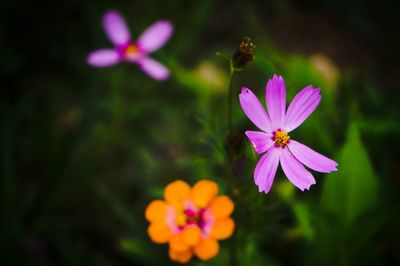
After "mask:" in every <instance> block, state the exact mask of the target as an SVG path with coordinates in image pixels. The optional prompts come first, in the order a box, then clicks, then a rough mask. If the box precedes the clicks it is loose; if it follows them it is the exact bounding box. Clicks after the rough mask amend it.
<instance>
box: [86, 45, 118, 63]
mask: <svg viewBox="0 0 400 266" xmlns="http://www.w3.org/2000/svg"><path fill="white" fill-rule="evenodd" d="M87 62H88V64H90V65H92V66H95V67H108V66H112V65H114V64H116V63H118V62H119V55H118V53H117V51H115V50H113V49H101V50H97V51H94V52H91V53H90V54H89V55H88V57H87Z"/></svg>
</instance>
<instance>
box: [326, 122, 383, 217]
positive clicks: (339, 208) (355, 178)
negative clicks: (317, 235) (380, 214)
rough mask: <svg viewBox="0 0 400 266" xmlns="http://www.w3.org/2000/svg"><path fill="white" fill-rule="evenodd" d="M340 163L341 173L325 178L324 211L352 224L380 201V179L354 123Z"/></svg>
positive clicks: (340, 157) (350, 128) (340, 156)
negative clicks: (378, 191) (378, 183)
mask: <svg viewBox="0 0 400 266" xmlns="http://www.w3.org/2000/svg"><path fill="white" fill-rule="evenodd" d="M338 163H339V167H338V168H339V171H338V172H335V173H332V174H330V175H328V176H326V177H325V178H326V180H325V184H324V190H323V194H322V199H321V207H322V208H323V209H326V210H328V211H331V212H332V213H333V214H334V215H335V216H337V217H338V218H339V219H340V220H342V221H344V222H346V223H352V222H353V221H354V220H355V219H356V218H358V217H359V216H360V215H362V214H363V213H365V212H367V211H369V210H371V209H373V207H374V206H375V204H376V200H377V179H376V177H375V174H374V171H373V168H372V165H371V162H370V160H369V158H368V154H367V151H366V149H365V147H364V145H363V143H362V141H361V138H360V133H359V129H358V126H357V124H356V123H354V122H353V123H352V124H350V126H349V129H348V133H347V140H346V143H345V145H344V146H343V148H342V150H341V151H340V153H339V160H338Z"/></svg>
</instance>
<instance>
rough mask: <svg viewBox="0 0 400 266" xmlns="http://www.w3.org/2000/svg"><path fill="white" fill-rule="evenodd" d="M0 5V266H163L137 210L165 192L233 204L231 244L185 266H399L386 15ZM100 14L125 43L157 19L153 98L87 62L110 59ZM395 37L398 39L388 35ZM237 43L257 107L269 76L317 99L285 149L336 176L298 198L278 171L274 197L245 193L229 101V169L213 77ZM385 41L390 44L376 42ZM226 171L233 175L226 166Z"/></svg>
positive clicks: (251, 160)
mask: <svg viewBox="0 0 400 266" xmlns="http://www.w3.org/2000/svg"><path fill="white" fill-rule="evenodd" d="M367 2H368V3H366V4H365V3H362V2H360V1H356V0H351V1H330V0H325V1H307V2H303V1H302V2H300V1H299V2H296V1H286V0H285V1H266V2H264V1H259V2H258V3H251V4H250V3H248V2H242V1H231V2H230V3H229V4H227V3H226V1H200V2H196V3H195V4H193V3H190V2H184V1H177V0H176V1H168V2H165V1H140V2H139V1H115V2H112V3H110V2H109V1H85V2H81V1H77V0H72V1H61V2H53V3H49V4H47V5H40V4H38V3H36V2H28V1H26V2H24V1H9V0H7V1H3V2H2V4H1V6H2V9H1V10H2V13H3V14H2V16H1V19H0V26H1V38H0V40H1V41H0V48H1V50H2V51H3V58H2V60H1V62H0V70H1V77H2V80H3V82H2V90H1V92H0V93H1V97H0V115H1V129H0V165H1V169H0V177H1V186H0V189H1V192H0V197H1V220H0V221H1V224H0V225H1V227H0V228H1V241H0V244H1V246H0V250H1V254H2V256H1V258H0V264H1V265H96V266H101V265H135V264H136V265H173V263H172V262H171V261H170V260H169V259H168V251H167V246H166V245H155V244H153V243H151V241H150V240H149V238H148V236H147V233H146V230H147V225H148V224H147V222H146V221H145V219H144V209H145V207H146V205H147V204H148V203H149V202H150V201H151V200H153V199H155V198H161V197H162V194H163V188H164V187H165V185H166V184H168V183H169V182H171V181H173V180H176V179H184V180H186V181H188V182H189V183H191V184H193V183H194V182H195V181H197V180H199V179H202V178H210V179H213V180H215V181H216V182H218V184H219V185H220V191H221V193H227V194H229V195H231V196H232V197H233V198H234V199H235V203H236V205H235V212H234V214H233V218H234V219H235V222H236V230H235V234H234V235H233V237H232V238H230V239H228V240H225V241H221V251H220V254H219V255H218V256H217V257H216V258H215V259H214V260H212V261H210V262H200V261H196V260H193V261H192V262H191V264H193V265H255V266H256V265H388V264H390V265H396V264H399V263H400V255H399V254H400V250H399V247H400V241H399V239H400V234H399V230H398V227H399V225H400V221H399V218H398V217H397V216H398V215H397V214H398V213H399V212H400V208H399V205H398V202H399V200H400V193H399V186H400V182H399V181H400V179H399V174H398V173H399V159H398V151H399V150H400V145H399V144H400V142H398V141H397V137H398V132H399V124H398V121H400V112H399V110H398V105H399V104H400V97H399V96H400V95H399V86H398V82H397V80H396V78H397V76H396V75H395V73H394V72H395V71H396V69H397V70H398V67H397V68H396V66H395V64H394V63H393V62H397V61H396V60H394V59H393V58H394V57H395V55H396V53H397V51H396V49H398V47H399V46H398V44H399V42H398V39H397V38H395V37H394V36H393V35H394V34H393V32H394V31H391V27H392V26H396V25H397V26H399V23H398V16H397V14H396V12H395V8H393V7H392V5H391V4H389V1H384V3H385V4H383V3H382V4H379V5H376V4H375V2H373V3H372V2H371V3H369V2H370V1H367ZM110 8H115V9H117V10H119V11H121V13H122V14H123V15H124V16H125V18H126V20H127V22H128V24H129V26H130V28H131V30H132V34H133V36H138V34H139V33H140V32H141V31H142V30H143V29H144V28H145V27H146V26H148V25H150V24H151V23H152V22H154V21H156V20H158V19H160V18H167V19H170V20H171V21H172V22H173V24H174V25H175V33H174V36H173V38H172V40H171V41H170V42H169V43H168V44H167V45H166V46H165V47H164V48H163V49H161V50H160V51H159V52H157V53H156V54H154V57H155V58H157V59H158V60H160V61H161V62H163V63H165V64H166V65H168V67H169V68H170V70H171V73H172V76H171V78H170V79H169V80H168V81H166V82H164V83H158V82H156V81H153V80H151V79H150V78H148V77H147V76H145V75H144V74H143V73H142V72H141V71H140V70H139V69H137V68H136V66H134V65H130V64H128V63H124V64H120V65H118V66H115V67H112V68H106V69H94V68H91V67H89V66H87V65H86V63H85V58H86V55H87V54H88V53H89V52H90V51H92V50H94V49H98V48H101V47H110V46H111V44H110V43H109V42H108V40H107V39H106V37H105V34H104V32H103V30H102V26H101V16H102V14H103V13H104V12H105V11H107V10H108V9H110ZM397 28H398V27H397ZM243 36H250V37H252V39H253V41H254V43H255V44H256V46H257V47H256V49H255V55H256V58H255V61H254V62H252V63H250V64H249V65H248V67H247V68H246V70H245V71H243V72H240V73H238V74H237V75H235V78H234V90H235V95H238V93H239V91H240V88H241V87H242V86H243V85H246V86H248V87H249V88H251V89H252V90H253V91H254V92H255V93H256V94H257V95H258V96H259V97H260V99H262V101H263V97H264V92H265V82H266V80H267V79H268V78H270V77H271V76H272V74H273V73H277V74H281V75H283V76H284V78H285V82H286V86H287V91H288V101H289V100H290V99H291V98H292V97H293V96H294V95H295V93H297V92H298V91H299V90H300V89H301V88H303V87H305V86H306V85H308V84H313V85H314V86H316V87H321V92H322V96H323V98H322V101H321V104H320V106H319V107H318V109H317V110H316V112H315V113H314V114H313V115H312V116H310V117H309V118H308V119H307V121H306V122H305V123H304V124H303V125H302V126H301V127H300V128H299V129H298V130H296V131H295V132H294V134H293V138H294V139H299V140H301V142H303V143H305V144H307V145H309V146H310V147H312V148H314V149H315V150H318V151H320V152H321V153H323V154H326V155H328V156H329V157H333V158H334V159H335V160H337V161H338V162H339V171H338V172H337V173H333V174H329V175H321V174H318V173H313V174H314V175H315V177H316V180H317V184H316V185H314V186H312V187H311V189H310V191H308V192H304V193H301V192H300V191H298V190H297V189H296V188H294V187H293V186H292V185H291V184H290V183H289V182H288V181H287V180H286V178H285V177H284V175H283V173H282V171H281V170H278V175H277V177H276V179H275V184H274V186H273V189H272V191H271V192H270V193H269V194H267V195H264V194H260V193H259V192H258V190H257V187H256V186H255V185H254V182H253V177H252V175H253V173H252V172H253V169H254V166H255V163H256V161H257V159H258V156H257V155H256V154H255V153H254V152H253V151H252V149H251V145H249V143H248V142H247V141H246V140H245V138H244V137H243V135H244V134H243V132H244V131H245V130H247V129H251V128H253V125H252V124H251V123H250V121H248V119H247V118H246V117H245V115H244V114H243V112H242V110H241V109H240V106H239V103H238V99H237V97H235V101H234V109H233V114H234V117H233V120H234V125H235V129H236V131H237V133H238V136H242V138H239V139H238V143H237V145H238V147H240V148H241V149H243V153H242V154H240V156H239V157H238V158H236V159H238V161H239V162H240V163H238V165H237V169H235V171H236V173H239V174H238V175H237V176H233V175H232V174H230V172H229V170H228V169H227V165H228V158H227V151H226V137H227V125H226V97H227V89H226V87H227V76H228V72H227V71H228V66H227V65H226V62H224V61H222V60H221V59H220V58H219V57H217V56H215V52H222V53H224V54H226V55H231V54H232V52H233V51H234V50H235V49H236V47H237V45H239V43H240V41H241V39H242V37H243ZM392 38H393V39H392ZM239 159H240V160H239Z"/></svg>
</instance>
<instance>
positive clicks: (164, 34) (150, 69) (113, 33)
mask: <svg viewBox="0 0 400 266" xmlns="http://www.w3.org/2000/svg"><path fill="white" fill-rule="evenodd" d="M103 26H104V30H105V32H106V34H107V36H108V38H109V39H110V41H111V42H112V43H113V44H114V46H115V47H114V49H100V50H97V51H94V52H92V53H90V54H89V55H88V57H87V62H88V63H89V64H90V65H92V66H95V67H108V66H112V65H114V64H117V63H119V62H120V61H127V62H132V63H136V64H138V65H139V67H140V68H141V69H142V70H143V71H144V72H146V73H147V74H148V75H149V76H150V77H152V78H154V79H156V80H164V79H166V78H168V76H169V71H168V69H167V68H166V67H165V66H164V65H162V64H160V63H159V62H157V61H155V60H153V59H151V58H150V57H149V56H148V55H149V54H150V53H151V52H154V51H156V50H158V49H159V48H161V47H162V46H163V45H164V44H165V43H166V42H167V41H168V40H169V38H170V37H171V35H172V31H173V27H172V24H171V23H170V22H169V21H166V20H160V21H158V22H156V23H154V24H153V25H151V26H150V27H149V28H147V29H146V30H145V31H144V32H143V33H142V34H141V35H140V36H139V38H138V39H137V41H135V42H134V41H132V39H131V35H130V33H129V29H128V26H127V25H126V23H125V20H124V19H123V17H122V16H121V15H120V14H119V13H118V12H117V11H113V10H111V11H108V12H107V13H106V14H105V15H104V17H103Z"/></svg>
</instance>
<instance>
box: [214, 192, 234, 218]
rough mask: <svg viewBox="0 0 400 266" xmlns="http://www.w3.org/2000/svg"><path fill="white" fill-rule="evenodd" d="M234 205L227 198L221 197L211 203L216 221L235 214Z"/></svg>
mask: <svg viewBox="0 0 400 266" xmlns="http://www.w3.org/2000/svg"><path fill="white" fill-rule="evenodd" d="M233 208H234V204H233V202H232V200H231V199H230V198H229V197H227V196H219V197H217V198H215V199H214V200H213V202H211V206H210V209H211V212H212V214H213V215H214V218H215V219H222V218H227V217H228V216H229V215H231V213H232V212H233Z"/></svg>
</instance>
